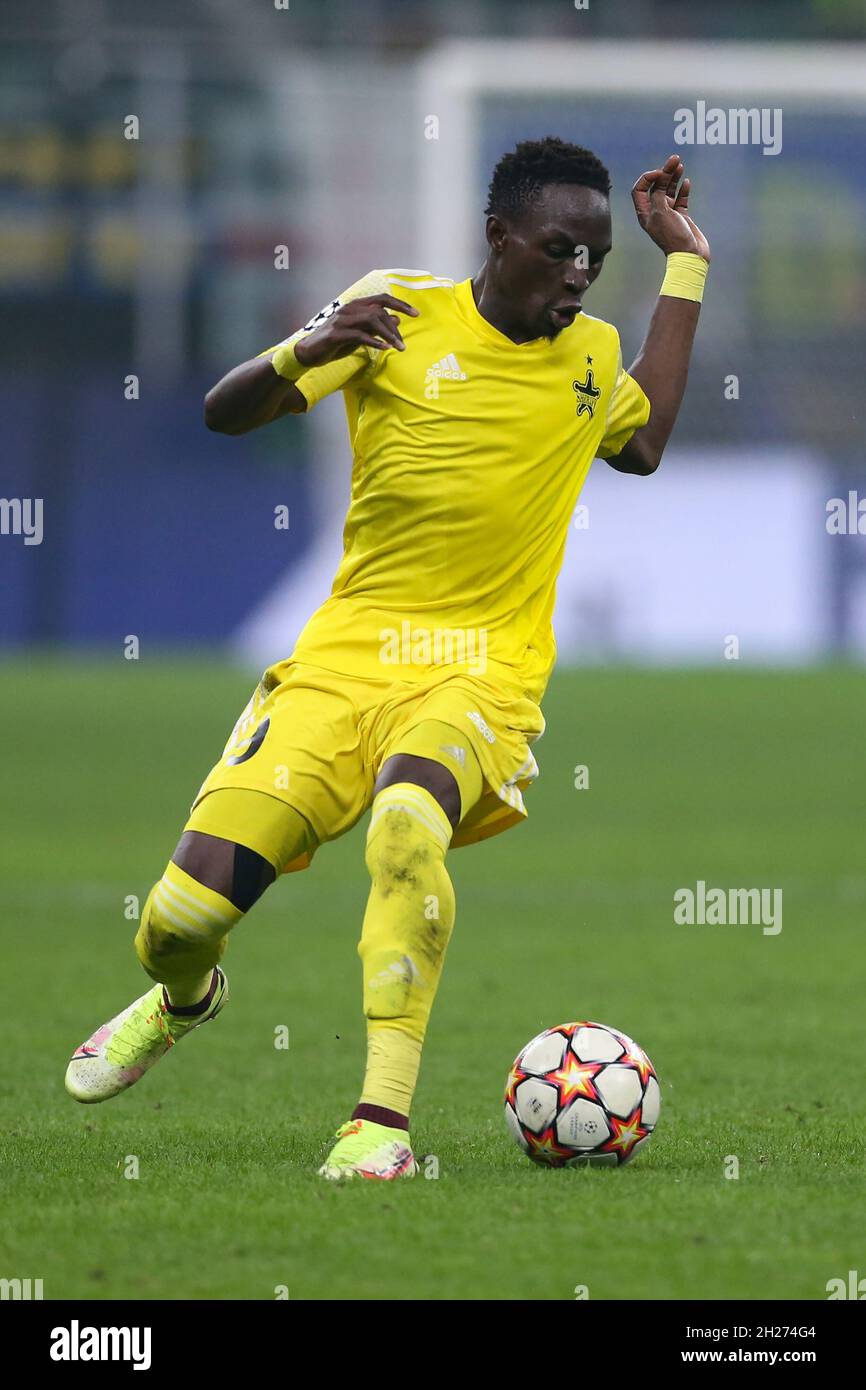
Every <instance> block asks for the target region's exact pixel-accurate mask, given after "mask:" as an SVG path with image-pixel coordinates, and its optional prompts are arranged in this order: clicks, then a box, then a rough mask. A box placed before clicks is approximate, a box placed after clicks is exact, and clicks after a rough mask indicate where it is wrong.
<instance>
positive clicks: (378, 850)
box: [365, 784, 451, 898]
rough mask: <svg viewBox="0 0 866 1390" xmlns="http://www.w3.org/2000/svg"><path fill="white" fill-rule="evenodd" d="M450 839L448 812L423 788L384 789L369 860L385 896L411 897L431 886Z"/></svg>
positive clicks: (379, 798) (368, 850) (372, 821)
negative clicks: (446, 814)
mask: <svg viewBox="0 0 866 1390" xmlns="http://www.w3.org/2000/svg"><path fill="white" fill-rule="evenodd" d="M419 793H420V794H419ZM422 798H423V799H422ZM437 812H438V815H437ZM450 837H451V827H450V825H449V824H448V821H447V818H446V817H445V814H444V812H443V811H442V809H441V807H438V806H437V805H436V803H435V802H434V801H433V798H432V797H431V796H429V794H426V793H423V792H422V789H421V788H418V787H412V786H410V785H408V784H405V785H402V786H392V787H388V788H387V789H386V790H384V791H382V792H380V793H379V795H378V796H377V797H376V798H375V800H374V802H373V814H372V817H371V819H370V828H369V831H368V833H367V844H366V851H365V859H366V864H367V869H368V870H369V873H370V877H371V879H372V880H373V882H374V884H375V885H376V887H377V888H378V889H379V891H380V892H381V894H382V895H383V897H385V898H388V897H390V896H391V895H392V894H395V893H396V894H399V895H400V896H402V897H410V896H413V895H415V894H417V893H418V892H419V891H422V890H423V889H424V888H425V887H426V886H427V885H429V884H430V883H431V882H432V880H433V878H434V877H435V873H436V866H437V865H441V864H442V861H443V859H444V856H445V851H446V850H447V848H448V843H449V840H450Z"/></svg>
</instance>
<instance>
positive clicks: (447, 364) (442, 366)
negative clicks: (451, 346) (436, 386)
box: [427, 352, 468, 381]
mask: <svg viewBox="0 0 866 1390" xmlns="http://www.w3.org/2000/svg"><path fill="white" fill-rule="evenodd" d="M434 377H440V378H441V377H445V378H446V379H447V380H448V381H466V380H467V379H468V378H467V376H466V373H465V372H464V370H463V368H462V367H461V366H460V363H459V362H458V361H457V358H456V357H455V356H454V353H453V352H449V354H448V356H447V357H443V358H442V361H441V362H434V363H433V366H432V367H428V368H427V380H428V381H432V380H433V378H434Z"/></svg>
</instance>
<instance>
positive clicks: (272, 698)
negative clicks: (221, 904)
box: [193, 660, 544, 872]
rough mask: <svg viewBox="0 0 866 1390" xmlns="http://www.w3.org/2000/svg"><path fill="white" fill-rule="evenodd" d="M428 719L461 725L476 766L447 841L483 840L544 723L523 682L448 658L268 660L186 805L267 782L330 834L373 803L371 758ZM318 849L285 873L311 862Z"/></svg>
mask: <svg viewBox="0 0 866 1390" xmlns="http://www.w3.org/2000/svg"><path fill="white" fill-rule="evenodd" d="M428 719H435V720H440V721H441V722H443V723H445V724H449V725H451V726H452V727H453V728H454V729H456V730H457V731H458V732H459V733H460V734H462V735H463V736H464V738H465V739H466V741H467V742H468V743H469V745H470V747H471V748H472V750H473V751H474V753H475V755H476V757H477V758H478V762H479V765H480V767H481V771H482V774H483V777H484V783H483V786H482V792H481V797H480V800H479V801H478V802H476V804H475V805H474V806H473V807H471V808H470V809H469V811H468V812H467V814H466V815H465V816H464V818H463V820H462V821H461V823H460V825H459V826H458V827H457V830H456V831H455V833H454V839H453V840H452V845H454V846H459V845H466V844H472V843H473V842H474V841H476V840H483V839H485V838H487V836H489V835H496V834H497V833H498V832H499V831H500V830H507V829H508V827H509V826H510V825H514V824H515V823H516V822H518V821H520V820H521V819H522V818H524V817H525V816H526V807H525V806H524V803H523V791H524V790H525V789H526V787H528V786H529V784H530V783H531V782H532V781H533V780H534V779H535V778H536V777H537V776H538V764H537V763H536V761H535V758H534V757H533V754H532V751H531V747H530V745H531V744H532V743H534V741H535V740H536V739H537V738H540V736H541V735H542V734H543V732H544V716H543V715H542V713H541V709H540V708H539V706H538V704H537V703H536V702H535V701H534V700H532V699H530V698H529V697H528V696H527V695H524V694H523V693H522V692H521V691H520V690H519V689H517V688H516V687H514V686H512V685H510V684H508V683H507V682H506V681H503V680H499V679H496V678H495V677H493V676H490V675H487V677H486V678H481V677H479V676H475V675H471V674H468V673H465V672H463V671H460V672H458V673H449V672H448V670H447V669H445V668H440V669H439V670H436V671H434V672H432V673H431V674H430V676H429V677H425V678H423V679H421V680H414V681H394V680H384V679H381V680H380V679H370V678H367V677H359V676H349V675H345V674H343V673H339V672H334V671H327V670H324V669H323V668H321V667H318V666H310V665H305V664H304V663H302V662H297V661H291V660H289V661H282V662H278V663H277V665H275V666H270V667H269V668H268V669H267V670H266V671H265V673H264V675H263V676H262V679H261V681H260V682H259V684H258V686H257V687H256V689H255V691H254V692H253V695H252V697H251V699H250V701H249V703H248V704H247V706H246V708H245V709H244V711H243V713H242V714H241V716H240V718H239V719H238V722H237V723H236V725H235V727H234V729H233V730H232V733H231V737H230V738H229V741H228V743H227V744H226V747H225V751H224V752H223V755H222V757H221V758H220V760H219V762H218V763H217V764H216V766H215V767H214V768H213V769H212V771H211V772H210V774H209V775H208V777H207V778H206V779H205V781H204V783H203V784H202V786H201V788H200V790H199V792H198V795H197V796H196V799H195V801H194V802H193V809H195V807H196V806H198V805H199V803H200V802H201V801H202V800H203V798H204V797H206V796H207V795H208V794H209V793H210V792H212V791H217V790H219V789H222V788H226V787H230V788H244V789H246V790H249V791H259V792H265V793H267V795H269V796H272V797H276V798H277V799H278V800H280V801H283V802H285V803H286V804H288V805H290V806H292V807H293V808H294V809H295V810H296V811H298V812H299V813H300V814H301V815H302V816H303V817H304V818H305V820H306V821H308V822H309V824H310V826H311V827H312V830H313V833H314V835H315V837H316V840H317V841H318V843H319V844H321V843H324V842H325V841H326V840H335V839H337V838H338V837H339V836H340V835H343V834H345V832H346V831H347V830H350V829H351V827H352V826H353V825H354V824H355V823H356V821H358V820H359V819H360V817H361V816H362V815H363V814H364V812H365V811H366V810H367V809H368V807H369V806H370V804H371V802H372V800H373V786H374V783H375V781H376V778H377V776H378V774H379V769H380V768H381V766H382V764H383V763H384V761H385V760H386V758H388V757H390V756H391V754H392V753H395V752H399V751H400V748H399V744H400V739H401V738H402V737H404V736H405V735H406V734H407V733H408V732H409V731H410V730H411V729H414V728H416V727H417V725H419V724H422V723H423V722H424V721H425V720H428ZM443 761H446V760H444V759H443ZM316 848H317V846H313V847H312V848H311V849H310V850H309V851H308V852H306V853H304V854H302V855H301V856H300V857H299V858H297V859H295V860H293V862H292V863H290V864H285V865H284V866H283V870H284V872H291V871H292V870H295V869H305V868H307V867H308V865H309V863H310V861H311V859H312V857H313V854H314V853H315V849H316Z"/></svg>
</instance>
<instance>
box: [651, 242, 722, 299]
mask: <svg viewBox="0 0 866 1390" xmlns="http://www.w3.org/2000/svg"><path fill="white" fill-rule="evenodd" d="M709 268H710V264H709V261H705V260H704V258H703V256H698V255H696V254H695V253H694V252H693V251H672V252H671V254H670V255H669V256H668V259H667V264H666V266H665V278H664V279H663V280H662V287H661V289H660V290H659V294H667V295H670V296H671V298H672V299H692V300H694V301H695V303H696V304H700V303H701V301H702V299H703V297H704V285H705V284H706V279H707V271H708V270H709Z"/></svg>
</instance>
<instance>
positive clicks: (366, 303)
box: [204, 282, 418, 434]
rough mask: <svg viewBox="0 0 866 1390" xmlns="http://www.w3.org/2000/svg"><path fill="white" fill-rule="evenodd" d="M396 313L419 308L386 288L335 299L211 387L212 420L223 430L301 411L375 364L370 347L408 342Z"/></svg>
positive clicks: (207, 413)
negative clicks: (404, 340)
mask: <svg viewBox="0 0 866 1390" xmlns="http://www.w3.org/2000/svg"><path fill="white" fill-rule="evenodd" d="M359 283H363V282H359ZM353 288H354V287H353ZM349 294H351V291H347V292H346V295H347V296H348V295H349ZM397 313H401V314H411V315H413V316H414V315H416V314H417V313H418V310H417V309H415V308H413V306H412V305H411V304H406V303H405V302H404V301H403V300H402V299H395V298H394V296H393V295H391V294H384V293H382V294H370V295H361V296H359V297H357V298H351V299H349V298H347V297H341V299H340V300H334V301H333V305H330V306H328V309H327V310H322V313H321V314H318V315H317V316H316V318H315V319H312V320H311V321H310V323H309V324H308V325H307V326H306V328H302V329H301V330H300V332H299V333H296V334H294V335H293V336H292V337H291V338H288V339H286V341H285V342H284V343H279V344H277V346H276V347H274V348H270V349H268V351H267V352H265V353H263V354H262V355H261V356H260V357H254V358H252V359H251V360H250V361H249V362H242V363H241V364H240V366H238V367H235V368H234V369H233V370H232V371H230V372H229V373H228V374H227V375H226V376H224V377H223V378H222V380H221V381H218V382H217V384H216V386H213V387H211V389H210V391H208V393H207V395H206V396H205V402H204V418H205V424H206V425H207V427H208V429H210V430H216V431H217V432H218V433H220V434H247V433H248V432H249V431H250V430H255V429H259V428H260V426H262V425H269V424H270V423H271V421H272V420H279V419H280V418H281V416H283V415H302V414H303V413H304V411H305V410H306V409H307V406H308V404H310V402H311V400H319V399H320V398H321V397H322V396H323V395H326V394H327V393H328V392H329V391H335V390H338V389H339V388H340V387H342V386H345V384H346V382H347V381H349V380H350V379H351V378H352V377H353V376H354V375H355V373H356V372H358V371H361V370H362V368H363V367H365V366H366V365H368V363H369V361H370V356H369V350H370V349H375V350H376V351H382V350H384V349H386V348H396V349H397V351H398V352H402V351H403V350H404V349H405V346H406V344H405V343H404V342H403V338H402V336H401V334H400V320H399V319H398V318H397V317H396V314H397ZM320 320H321V321H320Z"/></svg>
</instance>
